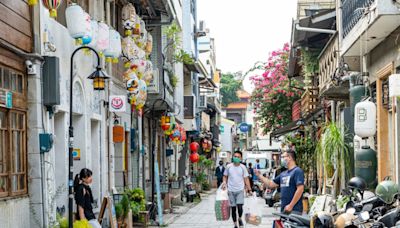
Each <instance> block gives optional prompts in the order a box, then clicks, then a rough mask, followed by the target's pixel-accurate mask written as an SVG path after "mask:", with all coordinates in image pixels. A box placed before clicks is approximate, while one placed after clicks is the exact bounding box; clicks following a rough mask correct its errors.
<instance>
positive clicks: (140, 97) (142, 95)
mask: <svg viewBox="0 0 400 228" xmlns="http://www.w3.org/2000/svg"><path fill="white" fill-rule="evenodd" d="M138 87H139V92H138V94H137V95H136V104H135V105H136V109H137V110H141V109H142V108H143V106H144V105H145V104H146V100H147V85H146V82H145V81H144V80H139V85H138Z"/></svg>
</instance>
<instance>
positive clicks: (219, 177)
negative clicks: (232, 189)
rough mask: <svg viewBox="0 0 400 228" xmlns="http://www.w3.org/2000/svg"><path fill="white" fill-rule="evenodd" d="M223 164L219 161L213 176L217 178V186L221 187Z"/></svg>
mask: <svg viewBox="0 0 400 228" xmlns="http://www.w3.org/2000/svg"><path fill="white" fill-rule="evenodd" d="M224 172H225V167H224V162H223V161H222V160H220V161H219V166H218V167H217V168H216V169H215V176H217V186H218V188H219V186H221V184H222V181H223V178H224Z"/></svg>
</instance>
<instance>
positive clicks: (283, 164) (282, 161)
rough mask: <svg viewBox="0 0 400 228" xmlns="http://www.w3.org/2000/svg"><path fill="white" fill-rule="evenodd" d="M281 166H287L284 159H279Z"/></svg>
mask: <svg viewBox="0 0 400 228" xmlns="http://www.w3.org/2000/svg"><path fill="white" fill-rule="evenodd" d="M281 166H283V167H285V168H287V162H286V160H285V159H281Z"/></svg>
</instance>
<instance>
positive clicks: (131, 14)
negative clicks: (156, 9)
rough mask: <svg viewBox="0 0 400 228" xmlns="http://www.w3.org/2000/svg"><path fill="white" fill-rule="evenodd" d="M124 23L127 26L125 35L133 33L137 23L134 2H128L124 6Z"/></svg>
mask: <svg viewBox="0 0 400 228" xmlns="http://www.w3.org/2000/svg"><path fill="white" fill-rule="evenodd" d="M122 24H123V26H124V28H125V35H126V36H130V35H132V30H133V29H134V27H135V25H136V10H135V7H134V6H133V5H132V3H128V4H126V5H124V7H122Z"/></svg>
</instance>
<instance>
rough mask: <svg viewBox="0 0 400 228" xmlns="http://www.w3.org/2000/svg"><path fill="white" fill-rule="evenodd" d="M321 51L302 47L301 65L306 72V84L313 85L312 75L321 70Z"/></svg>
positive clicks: (304, 72)
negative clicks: (319, 59) (319, 57)
mask: <svg viewBox="0 0 400 228" xmlns="http://www.w3.org/2000/svg"><path fill="white" fill-rule="evenodd" d="M319 53H320V52H319V51H317V50H310V49H305V48H303V49H301V62H300V63H301V65H302V72H303V74H304V84H305V85H306V86H311V85H312V77H313V76H314V75H315V74H316V73H317V72H318V71H319V63H318V55H319Z"/></svg>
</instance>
